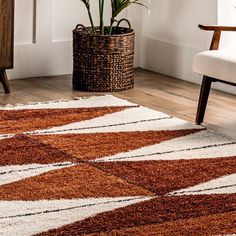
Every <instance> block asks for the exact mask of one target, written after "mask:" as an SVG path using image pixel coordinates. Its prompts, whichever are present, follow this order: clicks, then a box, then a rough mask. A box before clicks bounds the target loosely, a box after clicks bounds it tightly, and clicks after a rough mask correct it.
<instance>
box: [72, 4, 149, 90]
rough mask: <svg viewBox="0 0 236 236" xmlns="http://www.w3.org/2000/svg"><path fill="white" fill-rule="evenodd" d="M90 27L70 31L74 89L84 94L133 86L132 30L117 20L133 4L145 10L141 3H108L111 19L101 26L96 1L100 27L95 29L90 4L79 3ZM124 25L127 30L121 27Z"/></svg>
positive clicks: (101, 13) (100, 9) (101, 7)
mask: <svg viewBox="0 0 236 236" xmlns="http://www.w3.org/2000/svg"><path fill="white" fill-rule="evenodd" d="M81 1H82V2H83V3H84V5H85V7H86V9H87V12H88V16H89V20H90V24H91V26H89V27H85V26H84V25H81V24H79V25H77V26H76V28H75V29H74V30H73V88H75V89H79V90H85V91H96V92H111V91H120V90H126V89H130V88H132V87H133V86H134V73H133V62H134V36H135V34H134V30H133V29H132V28H131V25H130V23H129V21H128V20H127V19H121V20H119V21H117V16H118V15H119V14H120V13H121V12H122V11H123V10H124V9H126V8H127V7H129V6H131V5H132V4H139V5H141V6H145V5H144V4H142V3H141V2H140V0H110V2H111V9H112V15H111V20H110V25H109V26H104V2H105V0H98V1H99V20H100V25H99V26H95V25H94V21H93V16H92V14H91V11H90V0H81ZM122 21H125V22H126V23H127V24H128V28H126V27H120V23H121V22H122Z"/></svg>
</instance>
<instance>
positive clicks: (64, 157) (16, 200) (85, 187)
mask: <svg viewBox="0 0 236 236" xmlns="http://www.w3.org/2000/svg"><path fill="white" fill-rule="evenodd" d="M234 233H236V141H235V140H232V139H230V138H228V137H225V136H223V135H220V134H216V133H214V132H213V131H209V130H206V129H205V128H204V127H202V126H196V125H194V124H191V123H189V122H187V121H184V120H181V119H177V118H175V117H172V116H169V115H166V114H164V113H161V112H158V111H154V110H150V109H148V108H145V107H141V106H138V105H136V104H132V103H129V102H127V101H125V100H121V99H118V98H116V97H113V96H110V95H107V96H99V97H91V98H85V99H75V100H71V101H67V100H64V101H52V102H45V103H38V104H28V105H17V106H6V107H1V108H0V235H3V236H17V235H20V236H21V235H22V236H28V235H40V236H43V235H45V236H50V235H52V236H54V235H63V236H73V235H89V236H95V235H101V236H108V235H133V236H136V235H143V236H145V235H230V234H234Z"/></svg>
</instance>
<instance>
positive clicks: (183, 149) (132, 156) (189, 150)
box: [95, 130, 236, 162]
mask: <svg viewBox="0 0 236 236" xmlns="http://www.w3.org/2000/svg"><path fill="white" fill-rule="evenodd" d="M226 147H227V148H226ZM235 150H236V142H234V141H232V140H231V139H229V138H227V137H223V136H220V135H217V134H215V133H214V132H210V131H206V130H203V131H200V132H197V133H194V134H190V135H186V136H184V137H180V138H174V139H171V140H168V141H164V142H162V143H160V144H155V145H151V146H148V147H143V148H140V149H136V150H133V151H130V152H125V153H119V154H116V155H114V156H108V157H104V158H100V159H97V160H95V161H96V162H106V161H150V160H182V159H201V158H217V157H229V156H234V155H235Z"/></svg>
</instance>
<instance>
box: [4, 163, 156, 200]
mask: <svg viewBox="0 0 236 236" xmlns="http://www.w3.org/2000/svg"><path fill="white" fill-rule="evenodd" d="M154 195H155V194H154V193H151V192H150V191H148V190H146V189H144V188H141V187H139V186H136V185H134V184H130V183H128V182H127V181H126V180H123V179H121V178H119V177H116V176H114V175H110V174H107V173H106V172H104V171H101V170H99V169H97V168H95V167H92V166H90V165H87V164H78V165H77V166H72V167H67V168H63V169H59V170H53V171H49V172H47V173H44V174H41V175H38V176H34V177H31V178H27V179H23V180H20V181H17V182H14V183H10V184H5V185H2V186H1V188H0V200H8V201H13V200H24V201H37V200H57V199H78V198H99V197H124V196H154Z"/></svg>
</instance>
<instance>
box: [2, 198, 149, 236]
mask: <svg viewBox="0 0 236 236" xmlns="http://www.w3.org/2000/svg"><path fill="white" fill-rule="evenodd" d="M150 199H151V198H150V197H142V196H140V197H117V198H88V199H75V200H51V201H44V200H42V201H32V202H31V201H0V209H1V211H0V229H1V230H0V235H4V236H13V235H14V236H22V235H24V236H30V235H33V234H37V233H41V232H45V231H48V230H50V229H55V228H59V227H61V226H63V225H66V224H72V223H75V222H76V221H80V220H83V219H86V218H88V217H91V216H95V215H96V214H98V213H102V212H106V211H111V210H114V209H117V208H121V207H126V206H129V205H132V204H135V203H139V202H143V201H147V200H150ZM58 214H60V217H58ZM35 225H37V227H35ZM26 226H27V227H26Z"/></svg>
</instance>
